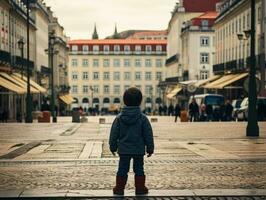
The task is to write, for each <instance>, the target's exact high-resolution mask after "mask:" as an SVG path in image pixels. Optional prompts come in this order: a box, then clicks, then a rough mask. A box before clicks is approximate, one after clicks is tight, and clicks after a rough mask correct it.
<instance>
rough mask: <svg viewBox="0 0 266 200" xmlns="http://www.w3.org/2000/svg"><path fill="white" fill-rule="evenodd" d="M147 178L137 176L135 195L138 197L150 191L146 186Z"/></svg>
mask: <svg viewBox="0 0 266 200" xmlns="http://www.w3.org/2000/svg"><path fill="white" fill-rule="evenodd" d="M145 178H146V177H145V176H135V187H136V191H135V193H136V194H137V195H139V194H140V195H141V194H148V192H149V190H148V188H146V186H145Z"/></svg>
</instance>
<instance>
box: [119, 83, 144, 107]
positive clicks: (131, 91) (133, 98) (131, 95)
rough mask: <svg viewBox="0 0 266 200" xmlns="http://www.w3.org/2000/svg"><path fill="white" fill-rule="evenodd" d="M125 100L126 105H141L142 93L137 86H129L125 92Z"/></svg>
mask: <svg viewBox="0 0 266 200" xmlns="http://www.w3.org/2000/svg"><path fill="white" fill-rule="evenodd" d="M123 101H124V104H125V105H126V106H140V104H141V101H142V93H141V91H140V90H139V89H138V88H136V87H131V88H128V89H127V90H126V91H125V92H124V96H123Z"/></svg>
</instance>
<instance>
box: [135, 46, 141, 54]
mask: <svg viewBox="0 0 266 200" xmlns="http://www.w3.org/2000/svg"><path fill="white" fill-rule="evenodd" d="M135 51H136V53H137V54H140V53H141V46H140V45H136V46H135Z"/></svg>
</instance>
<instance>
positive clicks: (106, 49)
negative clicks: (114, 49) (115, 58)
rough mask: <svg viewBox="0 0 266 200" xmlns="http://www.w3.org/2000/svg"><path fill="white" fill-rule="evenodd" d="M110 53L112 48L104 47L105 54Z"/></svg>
mask: <svg viewBox="0 0 266 200" xmlns="http://www.w3.org/2000/svg"><path fill="white" fill-rule="evenodd" d="M109 51H110V46H109V45H104V46H103V52H104V53H105V54H108V53H109Z"/></svg>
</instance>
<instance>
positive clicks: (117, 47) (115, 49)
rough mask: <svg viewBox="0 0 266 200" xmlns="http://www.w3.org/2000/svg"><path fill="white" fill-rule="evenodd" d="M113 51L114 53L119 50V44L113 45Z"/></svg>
mask: <svg viewBox="0 0 266 200" xmlns="http://www.w3.org/2000/svg"><path fill="white" fill-rule="evenodd" d="M114 52H115V53H119V52H120V46H119V45H115V46H114Z"/></svg>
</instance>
